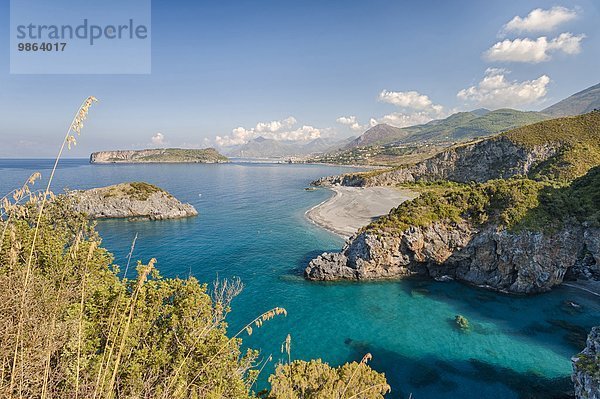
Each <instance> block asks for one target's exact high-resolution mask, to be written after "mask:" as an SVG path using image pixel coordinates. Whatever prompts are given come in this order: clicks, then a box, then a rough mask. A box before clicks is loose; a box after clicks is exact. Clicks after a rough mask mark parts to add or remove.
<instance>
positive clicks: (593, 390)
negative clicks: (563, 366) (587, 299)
mask: <svg viewBox="0 0 600 399" xmlns="http://www.w3.org/2000/svg"><path fill="white" fill-rule="evenodd" d="M571 360H572V363H573V374H572V375H571V380H572V381H573V383H574V384H575V398H577V399H600V327H594V328H592V331H591V332H590V334H589V335H588V338H587V341H586V346H585V349H584V350H583V351H581V353H579V354H577V355H575V356H573V358H572V359H571Z"/></svg>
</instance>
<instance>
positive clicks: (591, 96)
mask: <svg viewBox="0 0 600 399" xmlns="http://www.w3.org/2000/svg"><path fill="white" fill-rule="evenodd" d="M595 109H600V83H599V84H597V85H595V86H592V87H588V88H587V89H585V90H583V91H580V92H579V93H575V94H573V95H572V96H571V97H568V98H565V99H564V100H562V101H559V102H557V103H556V104H554V105H551V106H550V107H548V108H546V109H544V110H542V112H543V113H544V114H547V115H551V116H554V117H559V116H571V115H580V114H585V113H587V112H591V111H593V110H595Z"/></svg>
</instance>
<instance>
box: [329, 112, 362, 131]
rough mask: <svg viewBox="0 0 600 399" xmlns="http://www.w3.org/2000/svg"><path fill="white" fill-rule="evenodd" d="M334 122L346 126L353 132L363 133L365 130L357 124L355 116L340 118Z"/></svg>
mask: <svg viewBox="0 0 600 399" xmlns="http://www.w3.org/2000/svg"><path fill="white" fill-rule="evenodd" d="M335 121H336V122H337V123H340V124H342V125H346V126H348V127H349V128H350V129H352V130H354V131H355V132H359V131H363V130H365V129H366V127H365V126H362V125H361V124H360V123H358V120H357V119H356V116H354V115H351V116H340V117H339V118H337V119H336V120H335Z"/></svg>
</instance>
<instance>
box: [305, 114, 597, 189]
mask: <svg viewBox="0 0 600 399" xmlns="http://www.w3.org/2000/svg"><path fill="white" fill-rule="evenodd" d="M598 163H600V112H598V111H595V112H591V113H589V114H585V115H579V116H576V117H568V118H559V119H553V120H549V121H544V122H539V123H536V124H533V125H529V126H524V127H522V128H518V129H514V130H511V131H509V132H506V133H502V134H500V135H499V136H496V137H493V138H490V139H486V140H482V141H478V142H475V143H469V144H463V145H460V146H456V147H453V148H450V149H448V150H446V151H443V152H441V153H439V154H437V155H436V156H434V157H432V158H429V159H427V160H424V161H421V162H419V163H416V164H414V165H411V166H405V167H399V168H394V169H387V170H379V171H370V172H360V173H349V174H345V175H340V176H329V177H324V178H321V179H319V180H316V181H315V182H313V184H315V185H321V186H328V185H342V186H363V187H366V186H390V185H396V184H399V183H411V182H417V181H424V182H431V181H438V180H449V181H455V182H461V183H468V182H485V181H488V180H491V179H506V178H510V177H513V176H530V177H532V178H534V179H539V178H548V179H572V178H574V177H577V176H580V175H582V174H583V173H585V171H586V170H587V169H589V168H590V167H593V166H595V165H596V164H598Z"/></svg>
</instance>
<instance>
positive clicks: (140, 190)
mask: <svg viewBox="0 0 600 399" xmlns="http://www.w3.org/2000/svg"><path fill="white" fill-rule="evenodd" d="M161 191H162V192H166V191H164V190H163V189H162V188H159V187H156V186H155V185H153V184H150V183H146V182H132V183H122V184H117V185H114V186H110V187H109V189H108V190H107V191H106V193H104V198H110V197H121V196H123V197H126V198H129V199H134V200H138V201H146V200H147V199H148V198H149V197H150V196H151V195H152V194H154V193H158V192H161Z"/></svg>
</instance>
